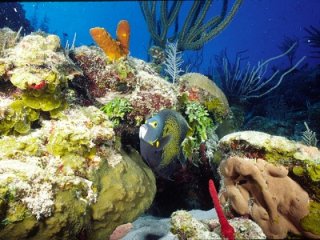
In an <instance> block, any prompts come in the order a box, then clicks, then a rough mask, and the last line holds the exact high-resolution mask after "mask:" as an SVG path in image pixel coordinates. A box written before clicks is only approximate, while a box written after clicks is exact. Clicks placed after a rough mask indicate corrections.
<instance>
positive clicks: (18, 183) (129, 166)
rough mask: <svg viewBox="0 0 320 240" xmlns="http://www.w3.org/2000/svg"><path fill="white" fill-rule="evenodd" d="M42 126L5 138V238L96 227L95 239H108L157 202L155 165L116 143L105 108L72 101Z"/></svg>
mask: <svg viewBox="0 0 320 240" xmlns="http://www.w3.org/2000/svg"><path fill="white" fill-rule="evenodd" d="M42 126H43V127H41V128H40V129H37V130H36V131H32V132H31V133H30V134H28V135H26V136H20V137H14V136H4V137H2V138H1V139H0V160H1V161H0V186H1V187H0V193H1V196H2V198H1V199H2V201H1V206H2V207H1V210H0V216H1V227H2V230H1V232H0V238H1V237H3V236H5V237H6V239H17V238H18V239H24V238H26V237H27V236H31V235H32V236H34V237H38V238H40V237H41V239H51V238H54V237H57V236H58V235H59V236H63V237H64V238H70V239H71V238H73V237H74V236H75V235H77V234H79V233H80V231H82V230H84V229H86V228H88V229H87V230H89V229H92V231H93V233H91V232H90V234H89V235H88V239H105V238H106V237H107V236H108V235H109V234H111V232H112V231H113V230H114V228H115V227H117V226H118V225H121V224H123V223H126V222H130V221H132V220H134V219H135V218H136V217H137V216H138V215H139V214H141V213H142V212H143V211H144V210H145V208H146V207H148V206H149V205H150V204H151V202H152V200H153V197H154V194H155V182H154V181H155V179H154V176H153V174H152V172H151V170H150V169H148V168H147V166H146V165H145V164H144V163H143V162H142V160H141V158H140V156H139V155H138V153H136V152H134V151H130V152H129V153H125V152H121V153H120V152H118V151H117V150H116V149H114V147H113V146H114V131H113V129H112V123H111V122H110V121H109V120H108V119H107V117H106V116H105V115H104V114H103V113H102V112H101V111H100V110H99V109H97V108H95V107H93V106H91V107H80V108H73V109H68V110H65V111H63V112H62V116H61V117H60V119H58V120H44V121H42ZM18 209H19V211H18ZM124 213H125V214H124ZM89 220H90V221H89ZM16 228H17V229H19V230H16V231H13V229H16ZM32 229H37V230H32ZM61 234H62V235H61Z"/></svg>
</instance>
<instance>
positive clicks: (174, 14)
mask: <svg viewBox="0 0 320 240" xmlns="http://www.w3.org/2000/svg"><path fill="white" fill-rule="evenodd" d="M241 3H242V0H235V1H234V4H233V6H232V8H231V9H230V12H229V14H228V5H229V4H228V1H227V0H224V1H223V4H222V8H221V11H220V14H219V16H214V17H212V18H210V19H209V20H208V21H204V20H205V19H207V18H206V15H207V13H209V12H210V7H211V6H212V0H205V1H195V2H194V3H193V4H192V6H191V7H190V8H189V12H188V13H187V14H186V16H187V17H186V19H185V21H184V24H183V26H182V27H181V28H180V29H179V25H178V18H179V13H180V10H181V6H182V5H183V1H173V2H172V5H171V6H170V8H169V7H168V1H162V2H161V3H160V4H159V5H160V19H159V20H158V19H157V15H158V13H157V1H152V2H149V1H140V8H141V11H142V13H143V15H144V18H145V21H146V22H147V24H148V29H149V32H150V35H151V38H152V40H153V41H154V42H155V44H156V45H157V46H160V47H162V48H164V47H165V45H166V42H167V40H168V39H170V40H171V41H176V40H178V50H180V51H183V50H196V49H200V48H201V47H202V46H203V45H204V44H205V43H206V42H208V41H209V40H210V39H212V38H214V37H215V36H217V35H218V34H219V33H220V32H221V31H222V30H223V29H224V28H226V26H227V25H228V24H229V23H230V22H231V20H232V18H233V17H234V15H235V14H236V12H237V11H238V9H239V7H240V5H241ZM174 23H175V31H172V32H174V34H173V36H171V37H169V36H168V33H169V32H171V31H170V28H171V27H172V25H173V24H174Z"/></svg>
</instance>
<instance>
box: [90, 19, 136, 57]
mask: <svg viewBox="0 0 320 240" xmlns="http://www.w3.org/2000/svg"><path fill="white" fill-rule="evenodd" d="M90 34H91V36H92V38H93V39H94V41H95V42H96V43H97V45H98V46H99V47H100V48H101V49H102V50H103V51H104V53H105V54H106V55H107V56H108V58H109V59H110V60H112V61H113V60H117V59H119V58H121V57H124V56H127V55H128V53H129V40H130V26H129V23H128V21H126V20H121V21H120V22H119V23H118V26H117V39H116V40H114V39H113V38H112V37H111V35H110V34H109V33H108V32H107V31H106V30H105V29H104V28H100V27H95V28H91V29H90Z"/></svg>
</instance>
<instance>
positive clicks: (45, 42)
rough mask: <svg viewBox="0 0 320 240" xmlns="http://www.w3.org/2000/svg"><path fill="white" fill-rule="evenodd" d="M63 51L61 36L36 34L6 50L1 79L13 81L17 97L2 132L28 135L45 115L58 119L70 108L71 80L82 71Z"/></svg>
mask: <svg viewBox="0 0 320 240" xmlns="http://www.w3.org/2000/svg"><path fill="white" fill-rule="evenodd" d="M59 48H60V40H59V38H58V37H57V36H55V35H44V36H43V35H41V34H32V35H27V36H25V37H24V38H22V39H21V40H20V41H19V42H18V43H17V44H16V45H15V46H13V47H12V48H8V49H5V51H4V54H3V58H1V59H0V69H2V70H0V74H1V78H0V80H1V79H3V80H2V81H4V83H2V84H5V82H10V84H12V85H11V87H12V88H15V94H14V100H13V101H12V102H11V104H9V105H7V106H6V109H7V110H6V111H7V114H5V115H4V117H3V118H2V119H1V125H2V127H1V133H3V134H9V133H11V132H18V133H22V134H25V133H27V132H28V131H29V130H30V125H31V124H32V122H34V121H36V120H37V119H38V118H39V114H40V113H41V112H49V113H50V114H51V116H54V115H56V114H57V113H58V112H59V111H61V110H63V109H64V108H65V107H66V104H67V102H66V101H65V100H64V99H65V95H66V92H67V90H66V89H67V86H68V81H70V80H72V79H73V78H74V77H75V76H77V75H80V74H81V72H79V71H78V69H77V68H76V66H75V65H74V64H73V63H72V62H70V61H69V59H68V58H66V56H65V55H64V54H63V52H62V51H59ZM0 84H1V82H0Z"/></svg>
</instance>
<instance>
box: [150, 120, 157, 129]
mask: <svg viewBox="0 0 320 240" xmlns="http://www.w3.org/2000/svg"><path fill="white" fill-rule="evenodd" d="M149 124H150V125H151V127H153V128H156V127H157V126H158V122H157V121H154V122H150V123H149Z"/></svg>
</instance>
